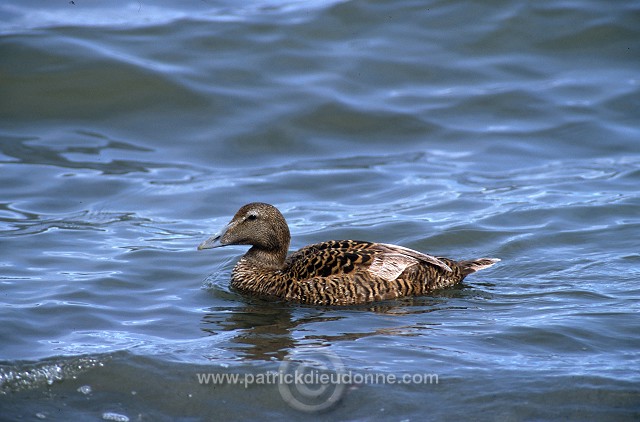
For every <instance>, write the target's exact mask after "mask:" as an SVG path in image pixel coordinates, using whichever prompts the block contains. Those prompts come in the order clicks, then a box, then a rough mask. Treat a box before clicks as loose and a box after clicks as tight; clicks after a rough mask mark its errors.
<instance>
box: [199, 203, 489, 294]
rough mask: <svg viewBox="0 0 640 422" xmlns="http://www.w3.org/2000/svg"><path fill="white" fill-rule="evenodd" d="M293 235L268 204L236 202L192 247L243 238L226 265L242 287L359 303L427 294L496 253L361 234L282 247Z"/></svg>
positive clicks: (484, 265) (234, 281)
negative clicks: (454, 253) (450, 252)
mask: <svg viewBox="0 0 640 422" xmlns="http://www.w3.org/2000/svg"><path fill="white" fill-rule="evenodd" d="M290 242H291V234H290V232H289V226H288V224H287V221H286V220H285V218H284V216H283V215H282V213H281V212H280V211H279V210H278V209H277V208H276V207H275V206H273V205H270V204H266V203H262V202H252V203H249V204H246V205H244V206H242V207H241V208H240V209H239V210H238V211H237V212H236V214H235V215H234V216H233V218H232V219H231V221H230V222H229V223H228V224H227V225H226V226H224V227H223V228H222V230H220V231H219V232H217V233H216V234H214V235H213V236H211V237H209V238H208V239H206V240H205V241H203V242H202V243H201V244H200V245H199V246H198V250H203V249H214V248H218V247H223V246H228V245H249V246H251V247H250V249H249V250H248V251H247V252H246V253H245V254H244V256H242V258H240V260H239V261H238V262H237V263H236V265H235V266H234V268H233V270H232V272H231V287H232V288H233V289H235V290H237V291H239V292H240V293H242V294H248V295H255V296H259V297H262V298H266V299H275V300H284V301H287V302H297V303H301V304H308V305H320V306H333V305H337V306H340V305H358V304H366V303H371V302H378V301H386V300H393V299H397V298H402V297H407V296H425V295H428V294H430V293H431V292H433V291H435V290H439V289H444V288H448V287H453V286H455V285H457V284H459V283H460V282H462V280H464V278H465V277H466V276H468V275H469V274H472V273H474V272H476V271H479V270H482V269H485V268H489V267H491V266H492V265H494V264H495V263H497V262H499V261H500V259H498V258H478V259H470V260H462V261H455V260H453V259H450V258H444V257H436V256H433V255H428V254H425V253H422V252H418V251H415V250H413V249H409V248H405V247H403V246H398V245H393V244H387V243H375V242H369V241H361V240H328V241H324V242H320V243H315V244H312V245H309V246H305V247H303V248H302V249H300V250H298V251H296V252H293V253H292V254H288V252H289V244H290Z"/></svg>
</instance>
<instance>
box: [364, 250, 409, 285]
mask: <svg viewBox="0 0 640 422" xmlns="http://www.w3.org/2000/svg"><path fill="white" fill-rule="evenodd" d="M418 262H419V261H418V260H417V259H415V258H412V257H410V256H407V255H402V254H398V253H382V254H379V255H377V256H376V257H375V258H374V259H373V262H372V263H371V265H370V266H369V268H368V270H369V272H370V273H372V274H373V275H375V276H378V277H380V278H382V279H384V280H387V281H393V280H395V279H396V278H398V277H400V274H402V272H403V271H404V270H406V269H407V267H410V266H412V265H416V264H417V263H418Z"/></svg>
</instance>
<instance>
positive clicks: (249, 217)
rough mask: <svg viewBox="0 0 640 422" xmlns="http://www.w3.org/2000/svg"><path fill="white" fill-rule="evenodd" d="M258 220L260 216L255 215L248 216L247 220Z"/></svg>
mask: <svg viewBox="0 0 640 422" xmlns="http://www.w3.org/2000/svg"><path fill="white" fill-rule="evenodd" d="M257 218H258V216H257V215H255V214H249V215H248V216H247V220H249V221H253V220H255V219H257Z"/></svg>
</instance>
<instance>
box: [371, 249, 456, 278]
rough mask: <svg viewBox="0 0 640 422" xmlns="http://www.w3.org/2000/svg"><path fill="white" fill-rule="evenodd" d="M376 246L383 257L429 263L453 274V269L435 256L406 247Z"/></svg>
mask: <svg viewBox="0 0 640 422" xmlns="http://www.w3.org/2000/svg"><path fill="white" fill-rule="evenodd" d="M376 246H378V248H379V249H380V250H381V251H382V252H383V254H382V255H383V256H384V255H390V254H391V255H402V256H404V257H406V258H411V259H413V260H415V261H422V262H427V263H429V264H431V265H435V266H436V267H440V268H442V269H443V270H445V271H449V272H451V268H450V267H449V266H448V265H447V264H445V263H444V262H442V261H440V260H439V259H438V258H436V257H435V256H431V255H427V254H425V253H422V252H418V251H415V250H413V249H409V248H405V247H404V246H398V245H390V244H388V243H378V244H377V245H376ZM407 266H408V265H407ZM405 268H406V267H405Z"/></svg>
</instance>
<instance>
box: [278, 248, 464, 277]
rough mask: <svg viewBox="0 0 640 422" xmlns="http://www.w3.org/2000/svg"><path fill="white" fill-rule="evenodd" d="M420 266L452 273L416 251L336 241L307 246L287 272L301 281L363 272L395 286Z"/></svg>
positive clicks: (294, 257) (292, 259)
mask: <svg viewBox="0 0 640 422" xmlns="http://www.w3.org/2000/svg"><path fill="white" fill-rule="evenodd" d="M418 264H423V265H424V264H427V265H429V266H433V267H436V268H437V269H439V270H440V271H443V272H451V271H452V270H451V268H450V267H449V266H448V265H447V264H446V263H445V262H443V261H442V260H440V259H438V258H436V257H434V256H431V255H427V254H423V253H421V252H418V251H415V250H413V249H409V248H405V247H402V246H397V245H390V244H386V243H372V242H364V241H358V240H332V241H327V242H321V243H316V244H313V245H309V246H306V247H304V248H302V249H300V250H299V251H297V252H295V253H293V254H292V255H290V256H289V257H288V258H287V261H286V263H285V271H287V272H288V273H289V274H290V275H291V276H292V278H295V279H297V280H299V281H303V280H308V279H312V278H318V277H320V278H323V277H331V276H342V275H348V274H352V273H356V272H360V273H366V274H367V275H368V276H370V277H372V278H377V279H382V280H386V281H389V282H391V281H394V280H396V279H397V278H398V277H399V276H400V275H401V274H402V273H403V272H404V271H405V270H406V269H407V268H409V267H411V266H414V265H418Z"/></svg>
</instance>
